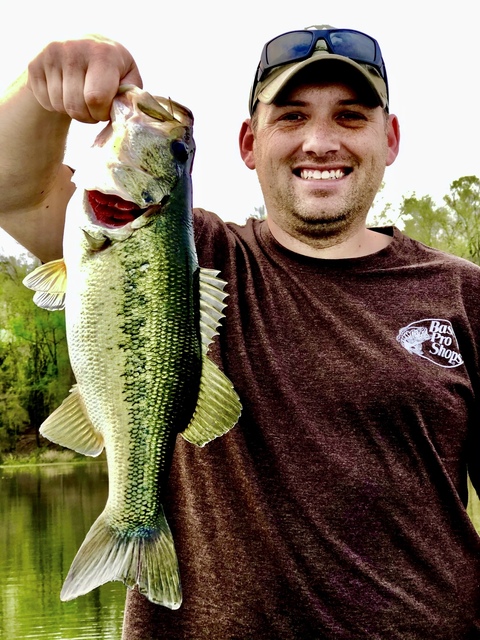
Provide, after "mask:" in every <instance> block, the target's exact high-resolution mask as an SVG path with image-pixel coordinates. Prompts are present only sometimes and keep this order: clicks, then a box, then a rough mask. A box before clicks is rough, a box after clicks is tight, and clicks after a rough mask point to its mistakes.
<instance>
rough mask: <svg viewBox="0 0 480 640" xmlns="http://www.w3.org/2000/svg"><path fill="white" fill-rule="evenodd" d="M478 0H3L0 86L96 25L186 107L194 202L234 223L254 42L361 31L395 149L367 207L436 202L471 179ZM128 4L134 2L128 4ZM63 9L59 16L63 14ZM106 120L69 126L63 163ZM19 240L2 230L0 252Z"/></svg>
mask: <svg viewBox="0 0 480 640" xmlns="http://www.w3.org/2000/svg"><path fill="white" fill-rule="evenodd" d="M475 5H476V2H475V1H474V0H455V1H454V2H449V3H445V4H443V3H438V1H437V0H401V2H400V1H397V2H385V0H363V2H359V1H358V0H342V1H341V2H325V3H319V2H318V0H315V1H313V0H302V2H286V1H285V0H241V1H240V2H238V3H231V2H225V0H178V2H175V3H173V2H170V3H168V2H164V3H160V2H158V0H156V1H155V2H153V1H151V0H142V2H138V3H124V2H119V3H118V6H117V7H115V4H114V2H112V1H110V2H105V1H104V0H82V2H81V3H73V4H71V3H70V4H69V5H68V9H66V8H65V7H66V5H65V2H64V0H62V1H60V0H43V1H42V2H41V3H38V4H35V5H34V6H32V7H28V6H27V4H26V3H21V2H16V3H10V4H9V12H8V17H7V16H4V18H3V19H2V21H1V26H0V59H1V60H2V65H1V66H0V91H1V92H3V91H4V89H5V88H6V87H7V86H8V85H9V84H10V82H11V81H13V80H14V79H15V78H16V77H17V76H18V75H19V74H20V73H21V72H22V71H23V69H24V68H25V67H26V66H27V64H28V62H29V60H31V59H32V58H34V57H35V56H36V55H37V53H38V52H39V51H40V50H41V49H42V48H43V47H44V46H45V45H46V44H47V43H48V42H50V41H52V40H65V39H68V38H71V37H81V36H83V35H85V34H88V33H99V34H102V35H105V36H108V37H110V38H112V39H114V40H118V41H119V42H121V43H122V44H123V45H124V46H126V47H127V48H128V49H129V50H130V52H131V53H132V54H133V56H134V58H135V60H136V61H137V64H138V66H139V68H140V71H141V73H142V77H143V81H144V88H145V89H146V90H147V91H148V92H150V93H152V94H156V95H163V96H166V97H171V98H172V99H173V100H176V101H177V102H180V103H182V104H184V105H186V106H187V107H188V108H189V109H191V110H192V111H193V114H194V116H195V128H194V137H195V140H196V145H197V152H196V158H195V165H194V171H193V193H194V205H195V206H200V207H203V208H206V209H209V210H211V211H215V212H216V213H218V214H219V215H220V216H221V217H222V218H224V219H225V220H231V221H234V222H238V223H243V222H244V221H245V219H246V218H247V217H248V216H249V215H251V214H252V213H254V211H255V209H256V208H258V207H260V206H261V205H262V204H263V199H262V194H261V191H260V188H259V185H258V182H257V178H256V174H255V172H253V171H250V170H249V169H247V168H246V167H245V165H244V164H243V162H242V160H241V158H240V155H239V152H238V132H239V129H240V125H241V122H242V121H243V120H244V119H245V118H246V117H248V94H249V90H250V84H251V82H252V79H253V76H254V72H255V70H256V66H257V63H258V60H259V58H260V53H261V49H262V47H263V44H264V43H265V42H266V41H267V40H269V39H271V38H273V37H274V36H276V35H278V34H280V33H283V32H285V31H290V30H293V29H302V28H304V27H307V26H310V25H312V24H330V25H334V26H336V27H345V28H352V29H357V30H360V31H365V32H366V33H368V34H370V35H372V36H373V37H374V38H376V39H377V40H378V41H379V43H380V46H381V48H382V53H383V58H384V60H385V63H386V67H387V72H388V77H389V84H390V110H391V112H393V113H395V114H396V115H397V116H398V118H399V120H400V127H401V148H400V154H399V156H398V158H397V160H396V161H395V163H394V164H393V165H392V166H391V167H388V168H387V170H386V173H385V180H384V182H385V185H384V188H383V190H382V191H381V193H380V195H379V196H378V197H377V200H376V202H375V204H374V209H373V211H374V212H380V211H381V209H382V208H383V207H384V206H385V204H387V203H390V204H391V205H392V209H393V211H395V210H398V207H399V205H400V203H401V201H402V197H403V196H410V195H413V194H415V195H416V196H417V197H422V196H424V195H430V196H432V198H433V199H434V201H435V202H437V203H438V204H441V203H442V199H443V196H444V195H445V194H447V193H448V192H449V190H450V185H451V183H452V182H453V181H454V180H456V179H458V178H460V177H462V176H466V175H476V176H480V159H479V147H480V144H479V143H480V128H479V127H478V120H479V108H480V82H479V73H478V65H479V63H480V47H479V37H478V34H477V19H476V9H475ZM134 7H136V9H134ZM67 13H68V15H67ZM103 126H104V125H86V124H80V123H76V124H75V125H74V126H73V127H72V129H71V135H70V138H69V142H68V147H67V156H66V160H67V162H68V164H70V165H71V166H75V159H76V158H79V157H80V154H82V153H83V152H84V151H85V150H86V149H87V148H88V146H90V145H91V144H92V143H93V140H94V138H95V136H96V134H97V133H98V131H99V130H100V129H101V128H103ZM17 250H18V245H16V243H12V242H11V241H10V239H9V237H8V236H6V234H4V233H2V234H0V253H3V254H4V255H9V254H13V253H15V252H16V251H17Z"/></svg>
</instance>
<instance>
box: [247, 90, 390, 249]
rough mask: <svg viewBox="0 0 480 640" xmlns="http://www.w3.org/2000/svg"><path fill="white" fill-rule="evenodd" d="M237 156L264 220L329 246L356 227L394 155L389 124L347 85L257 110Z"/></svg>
mask: <svg viewBox="0 0 480 640" xmlns="http://www.w3.org/2000/svg"><path fill="white" fill-rule="evenodd" d="M251 133H252V135H251V136H250V138H249V139H250V142H248V136H246V137H244V138H243V140H244V142H246V143H247V144H246V145H243V146H242V155H243V158H244V161H245V162H246V164H247V166H249V167H250V168H251V169H256V171H257V174H258V179H259V181H260V185H261V187H262V191H263V195H264V198H265V206H266V209H267V212H268V217H269V218H270V219H271V220H272V221H273V222H274V223H275V224H277V225H278V226H280V227H281V228H282V229H283V230H284V231H286V232H287V233H289V234H290V235H292V236H293V237H295V238H297V239H300V240H303V241H304V242H305V241H307V238H308V239H309V241H310V242H311V243H315V241H316V240H318V241H320V242H321V243H322V244H325V241H327V242H329V241H330V240H331V242H332V244H334V243H335V242H337V241H339V240H340V239H344V238H345V237H348V236H351V235H353V234H354V233H355V231H356V230H358V229H359V228H360V227H362V226H363V225H364V223H365V218H366V216H367V213H368V211H369V209H370V206H371V204H372V202H373V199H374V197H375V194H376V193H377V191H378V189H379V187H380V184H381V181H382V178H383V174H384V171H385V167H386V166H387V165H389V164H391V163H392V162H393V160H394V159H395V157H396V154H397V151H398V128H397V123H396V120H395V119H394V117H392V116H391V117H390V118H389V117H388V116H386V115H385V113H384V112H383V110H382V108H381V107H372V106H368V105H367V104H365V101H364V100H362V99H361V98H360V97H359V95H358V94H357V93H356V91H355V90H354V89H353V88H351V87H349V86H348V85H345V84H341V83H336V82H334V83H332V82H328V83H325V84H320V85H319V84H300V85H296V86H293V87H292V88H291V89H290V90H288V91H287V92H284V93H283V95H282V96H281V97H280V99H279V100H278V101H277V102H276V103H275V104H271V105H265V104H261V103H259V104H258V106H257V114H256V125H255V130H254V131H253V132H251Z"/></svg>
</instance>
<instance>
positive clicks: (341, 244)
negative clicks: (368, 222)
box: [267, 216, 392, 260]
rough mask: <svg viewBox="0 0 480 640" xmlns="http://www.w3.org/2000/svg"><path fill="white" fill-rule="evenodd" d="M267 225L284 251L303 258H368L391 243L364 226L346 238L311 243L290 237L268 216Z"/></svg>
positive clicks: (308, 239) (316, 240)
mask: <svg viewBox="0 0 480 640" xmlns="http://www.w3.org/2000/svg"><path fill="white" fill-rule="evenodd" d="M267 224H268V227H269V229H270V232H271V234H272V235H273V237H274V238H275V240H277V242H279V243H280V244H281V245H282V246H284V247H285V248H286V249H289V250H290V251H293V252H294V253H299V254H300V255H303V256H309V257H311V258H322V259H324V260H325V259H329V260H339V259H342V258H360V257H361V256H368V255H371V254H372V253H377V251H381V250H382V249H384V248H385V247H387V246H388V245H389V244H390V242H391V241H392V237H391V236H388V235H385V234H384V233H379V232H377V231H373V230H371V229H367V228H366V227H364V226H363V227H361V228H360V229H358V230H356V231H355V232H354V233H352V234H351V235H349V236H348V237H344V238H330V239H324V240H322V241H318V239H315V241H312V240H311V239H310V238H305V239H301V238H296V237H293V236H291V235H290V234H289V233H288V232H287V231H285V230H284V229H282V228H281V227H280V226H278V225H277V224H276V223H275V222H274V221H273V220H272V219H271V218H269V217H268V216H267Z"/></svg>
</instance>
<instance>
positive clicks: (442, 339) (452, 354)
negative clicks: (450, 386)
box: [397, 318, 463, 368]
mask: <svg viewBox="0 0 480 640" xmlns="http://www.w3.org/2000/svg"><path fill="white" fill-rule="evenodd" d="M397 340H398V342H400V344H401V345H402V347H404V348H405V349H406V350H407V351H408V352H409V353H412V354H414V355H416V356H420V358H425V359H426V360H430V362H433V363H434V364H437V365H438V366H439V367H446V368H452V367H459V366H460V365H461V364H463V358H462V356H461V355H460V350H459V347H458V342H457V338H456V336H455V332H454V331H453V327H452V323H451V322H449V321H448V320H439V319H435V318H425V319H423V320H418V321H417V322H412V323H411V324H409V325H407V326H406V327H403V328H402V329H400V331H399V332H398V336H397Z"/></svg>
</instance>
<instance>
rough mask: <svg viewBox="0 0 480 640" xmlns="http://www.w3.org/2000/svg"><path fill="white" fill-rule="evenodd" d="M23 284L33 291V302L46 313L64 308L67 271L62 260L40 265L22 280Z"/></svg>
mask: <svg viewBox="0 0 480 640" xmlns="http://www.w3.org/2000/svg"><path fill="white" fill-rule="evenodd" d="M23 284H24V285H25V286H26V287H28V289H32V290H33V291H35V292H36V293H35V295H34V296H33V301H34V302H35V304H36V305H37V306H38V307H41V308H42V309H47V310H48V311H60V310H62V309H64V308H65V291H66V289H67V269H66V267H65V262H64V261H63V258H61V259H60V260H52V261H51V262H47V263H45V264H42V265H40V266H39V267H37V268H36V269H34V270H33V271H32V272H31V273H29V274H28V275H27V276H25V278H24V279H23Z"/></svg>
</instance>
